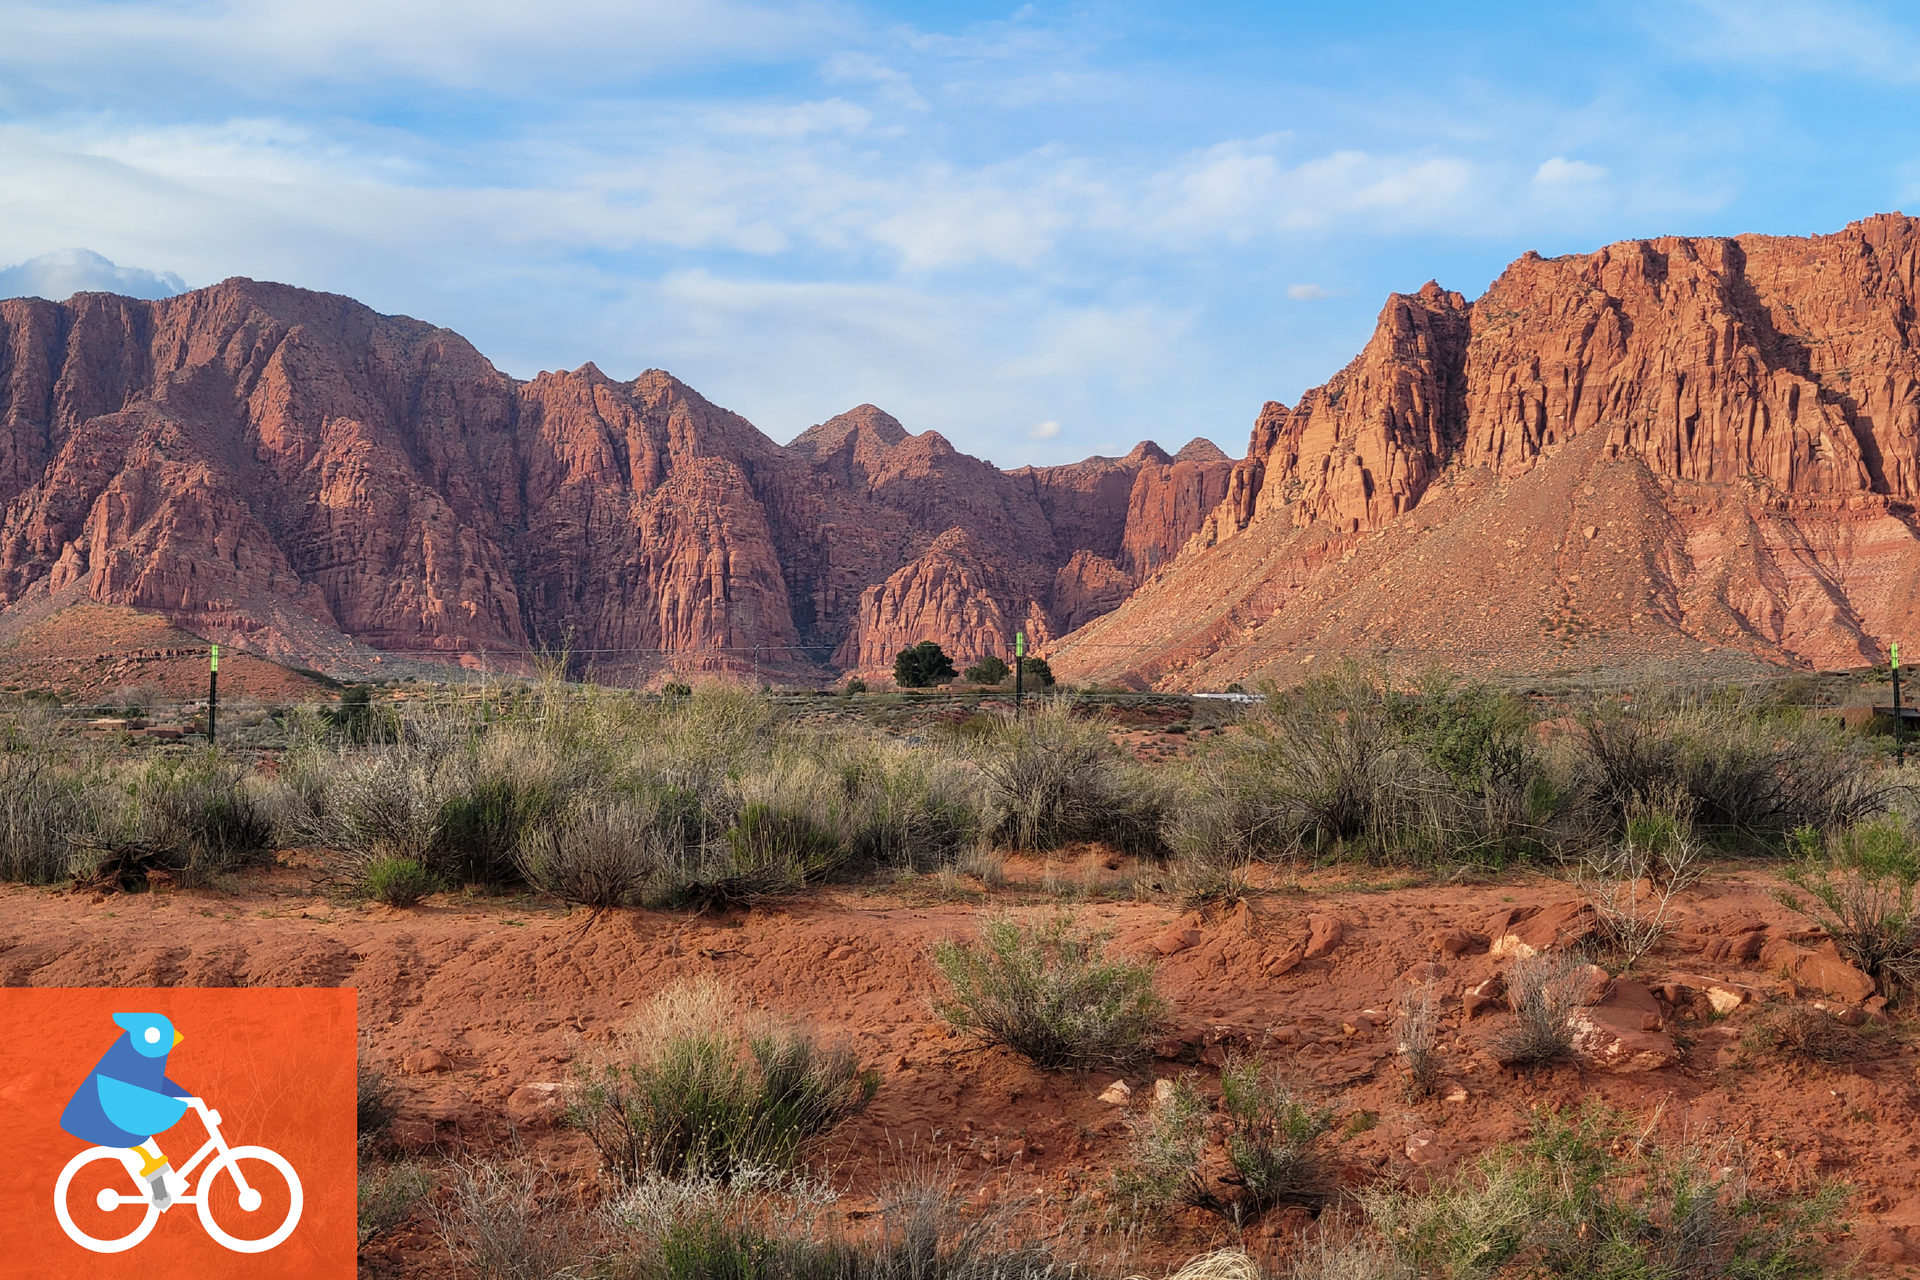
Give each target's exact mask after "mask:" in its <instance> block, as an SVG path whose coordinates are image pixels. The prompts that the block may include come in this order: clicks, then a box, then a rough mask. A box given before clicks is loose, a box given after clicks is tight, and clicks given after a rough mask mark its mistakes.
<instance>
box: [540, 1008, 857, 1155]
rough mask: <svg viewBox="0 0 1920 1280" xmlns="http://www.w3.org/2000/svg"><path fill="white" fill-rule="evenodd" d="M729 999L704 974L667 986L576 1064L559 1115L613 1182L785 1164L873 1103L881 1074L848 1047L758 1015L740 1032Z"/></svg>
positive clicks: (736, 1013) (735, 1014)
mask: <svg viewBox="0 0 1920 1280" xmlns="http://www.w3.org/2000/svg"><path fill="white" fill-rule="evenodd" d="M736 1004H737V1002H736V1000H735V997H734V996H733V994H732V993H731V992H730V991H729V990H727V989H726V988H725V987H723V986H721V985H720V984H719V983H718V982H717V981H715V980H713V979H711V978H697V979H691V980H688V981H683V982H678V983H675V984H674V985H673V986H670V987H668V988H666V989H665V990H663V991H662V992H660V994H659V995H657V996H655V997H654V998H653V999H652V1000H651V1001H649V1002H648V1003H647V1005H646V1006H645V1007H644V1008H643V1009H641V1011H640V1012H639V1014H638V1015H636V1016H635V1018H634V1020H633V1023H632V1025H631V1027H630V1028H629V1029H628V1031H627V1033H626V1035H625V1036H624V1037H623V1038H622V1040H621V1042H620V1044H619V1046H618V1048H617V1049H616V1050H615V1051H614V1053H613V1054H612V1055H610V1056H609V1057H607V1058H604V1059H602V1060H600V1061H598V1062H593V1063H587V1064H583V1065H582V1066H581V1067H580V1068H578V1070H577V1071H576V1073H575V1077H574V1080H573V1082H572V1087H571V1089H570V1092H569V1106H568V1116H569V1118H570V1120H571V1121H572V1123H573V1124H575V1125H576V1126H577V1127H579V1128H580V1129H581V1130H582V1131H583V1132H584V1133H585V1134H586V1135H587V1137H588V1139H589V1140H590V1141H591V1142H592V1143H593V1145H594V1147H595V1149H596V1150H598V1151H599V1153H600V1157H601V1160H602V1162H603V1163H604V1165H605V1167H606V1169H607V1172H608V1173H610V1174H611V1175H613V1177H614V1178H615V1180H616V1181H618V1182H621V1183H623V1184H630V1183H632V1182H634V1181H635V1180H636V1179H638V1178H640V1177H642V1176H644V1175H646V1174H648V1173H657V1174H661V1175H663V1176H667V1177H683V1176H688V1175H696V1176H711V1177H719V1178H725V1177H731V1176H732V1175H733V1174H734V1173H735V1172H736V1171H739V1170H743V1169H759V1168H774V1169H780V1168H786V1167H788V1166H790V1165H791V1164H792V1163H793V1161H794V1159H795V1157H796V1156H797V1155H798V1154H799V1151H800V1148H801V1145H802V1144H803V1143H804V1142H806V1140H807V1139H809V1138H811V1137H813V1136H814V1135H816V1134H819V1133H823V1132H825V1131H826V1130H828V1129H831V1128H832V1127H833V1126H834V1125H836V1124H838V1123H839V1122H840V1121H841V1120H843V1119H845V1118H846V1117H848V1116H850V1115H853V1114H854V1113H856V1112H858V1111H860V1110H862V1109H863V1108H865V1106H866V1105H867V1103H868V1102H869V1101H870V1100H871V1099H872V1097H873V1095H874V1092H875V1091H876V1090H877V1089H878V1088H879V1083H880V1081H879V1077H878V1075H876V1074H875V1073H873V1072H871V1071H862V1070H861V1069H860V1066H859V1063H858V1062H857V1060H856V1059H855V1058H854V1056H853V1053H852V1051H851V1050H850V1049H848V1048H846V1047H845V1046H839V1045H821V1044H819V1043H818V1042H817V1041H816V1040H815V1039H814V1038H813V1037H812V1036H811V1035H809V1034H807V1033H806V1032H804V1031H799V1030H794V1029H791V1028H780V1027H775V1026H773V1025H771V1024H767V1023H764V1022H762V1023H760V1024H758V1025H752V1024H749V1025H747V1026H746V1027H745V1028H744V1029H743V1028H742V1025H741V1019H740V1017H739V1011H738V1009H737V1008H736Z"/></svg>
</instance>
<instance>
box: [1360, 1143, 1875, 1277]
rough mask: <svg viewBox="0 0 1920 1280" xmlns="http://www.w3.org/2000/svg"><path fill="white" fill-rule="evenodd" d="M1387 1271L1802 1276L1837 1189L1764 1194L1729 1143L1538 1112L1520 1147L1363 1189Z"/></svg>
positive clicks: (1813, 1260)
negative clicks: (1671, 1141)
mask: <svg viewBox="0 0 1920 1280" xmlns="http://www.w3.org/2000/svg"><path fill="white" fill-rule="evenodd" d="M1361 1200H1362V1204H1363V1205H1364V1206H1365V1209H1366V1212H1367V1215H1368V1217H1369V1218H1370V1219H1371V1223H1372V1226H1373V1228H1374V1230H1375V1232H1377V1234H1378V1238H1379V1239H1381V1240H1382V1241H1383V1243H1384V1244H1385V1245H1386V1247H1387V1248H1388V1249H1390V1250H1391V1251H1392V1254H1393V1265H1394V1269H1393V1270H1391V1271H1389V1272H1387V1273H1386V1274H1389V1275H1405V1276H1409V1277H1411V1276H1421V1277H1426V1276H1438V1277H1498V1276H1513V1277H1521V1276H1549V1277H1570V1278H1571V1277H1662V1278H1663V1280H1664V1278H1669V1277H1670V1278H1672V1280H1710V1278H1713V1277H1721V1276H1732V1277H1756V1278H1757V1277H1768V1278H1770V1280H1771V1278H1779V1280H1786V1278H1789V1277H1811V1276H1817V1275H1820V1274H1822V1261H1823V1258H1822V1255H1823V1254H1824V1252H1825V1245H1824V1243H1823V1242H1822V1241H1821V1240H1820V1238H1819V1235H1818V1234H1817V1233H1818V1232H1820V1231H1822V1230H1825V1229H1830V1228H1831V1227H1832V1226H1833V1225H1834V1216H1835V1214H1836V1213H1837V1211H1838V1209H1839V1207H1840V1204H1841V1200H1842V1196H1841V1194H1840V1192H1839V1190H1838V1189H1837V1188H1831V1187H1829V1188H1825V1189H1822V1190H1820V1191H1818V1192H1816V1193H1815V1194H1813V1195H1811V1196H1798V1195H1794V1194H1791V1193H1786V1194H1771V1195H1769V1194H1761V1193H1759V1192H1758V1191H1756V1189H1755V1188H1754V1187H1753V1186H1752V1184H1751V1183H1750V1182H1749V1180H1748V1178H1747V1175H1746V1172H1745V1160H1744V1152H1743V1150H1742V1149H1741V1148H1740V1146H1739V1145H1738V1144H1737V1143H1734V1142H1720V1143H1711V1144H1709V1143H1702V1142H1683V1143H1681V1144H1680V1145H1678V1146H1677V1147H1674V1148H1665V1147H1662V1146H1661V1145H1660V1144H1659V1143H1657V1142H1655V1141H1653V1140H1652V1139H1651V1138H1650V1136H1648V1135H1647V1134H1645V1133H1642V1134H1639V1135H1638V1140H1630V1139H1629V1136H1628V1134H1627V1132H1626V1130H1625V1129H1624V1127H1623V1125H1622V1124H1621V1121H1620V1118H1619V1117H1618V1116H1615V1115H1612V1114H1611V1113H1608V1112H1605V1111H1601V1110H1598V1109H1589V1110H1587V1111H1583V1112H1580V1113H1578V1114H1577V1115H1573V1116H1561V1115H1556V1114H1554V1113H1552V1112H1549V1111H1545V1110H1541V1111H1537V1112H1536V1113H1535V1115H1534V1121H1533V1132H1532V1135H1531V1136H1530V1138H1529V1139H1528V1141H1527V1142H1525V1143H1524V1144H1522V1145H1520V1146H1518V1147H1504V1148H1499V1149H1496V1150H1495V1151H1492V1152H1489V1153H1488V1154H1487V1155H1485V1156H1483V1157H1481V1158H1480V1159H1479V1160H1478V1161H1476V1162H1475V1163H1474V1165H1473V1166H1471V1167H1470V1168H1468V1169H1466V1170H1464V1171H1462V1172H1460V1173H1458V1174H1455V1175H1454V1176H1452V1177H1450V1178H1446V1179H1441V1180H1436V1181H1434V1182H1432V1183H1430V1184H1429V1186H1428V1189H1427V1190H1425V1191H1424V1192H1412V1191H1407V1190H1399V1189H1394V1188H1390V1187H1386V1186H1378V1185H1377V1186H1375V1187H1373V1188H1371V1189H1369V1190H1368V1191H1366V1192H1363V1193H1362V1196H1361Z"/></svg>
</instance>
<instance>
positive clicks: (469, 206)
mask: <svg viewBox="0 0 1920 1280" xmlns="http://www.w3.org/2000/svg"><path fill="white" fill-rule="evenodd" d="M1909 14H1910V11H1909V10H1908V9H1907V8H1906V7H1905V6H1899V5H1893V4H1885V5H1873V4H1864V3H1819V2H1817V0H1816V2H1811V3H1793V4H1787V3H1777V2H1776V0H1746V2H1745V3H1734V2H1732V0H1668V2H1666V3H1658V4H1636V3H1634V2H1633V0H1614V2H1612V3H1606V4H1560V5H1552V6H1542V5H1538V4H1533V5H1519V4H1513V5H1504V4H1480V5H1473V4H1456V5H1450V6H1436V5H1432V4H1397V3H1390V4H1362V3H1352V4H1347V5H1329V4H1311V5H1308V4H1300V5H1288V4H1212V5H1208V4H1196V3H1191V2H1190V3H1185V4H1173V3H1165V4H1163V3H1149V2H1145V0H1140V2H1135V3H1083V4H1033V5H1024V6H1010V5H1006V4H999V5H990V4H947V5H934V4H927V5H905V4H881V3H871V4H861V3H838V2H834V0H819V2H812V0H810V2H808V3H799V4H783V3H771V2H769V3H762V2H760V0H721V2H717V3H691V2H688V0H630V2H625V3H622V2H618V0H547V2H545V3H541V4H537V5H536V4H529V3H499V2H497V0H468V2H467V3H462V4H438V3H432V4H430V3H418V2H415V0H381V2H380V3H371V2H369V0H330V3H327V4H324V5H322V4H314V3H312V2H311V0H246V2H240V0H168V2H166V3H147V2H143V0H112V2H105V3H103V2H99V0H93V2H88V0H76V2H73V3H51V2H43V3H21V2H18V0H0V267H6V266H8V265H9V264H18V263H22V262H25V261H27V260H30V259H36V258H39V257H40V256H41V255H45V254H50V253H55V252H57V251H62V250H68V249H75V248H84V249H86V250H89V251H92V252H93V253H97V254H99V255H102V256H104V258H106V259H109V260H111V261H112V262H113V263H117V264H119V268H120V274H119V275H118V276H117V277H114V278H115V279H116V280H117V281H118V284H117V286H116V287H121V288H128V289H136V290H137V289H140V288H146V289H148V290H149V291H156V292H157V291H163V290H164V289H165V288H167V287H171V284H170V281H169V280H168V279H167V277H166V276H165V275H163V274H162V273H171V275H172V276H174V277H177V278H178V279H179V280H182V281H184V282H185V284H186V285H188V286H197V285H202V284H207V283H211V282H212V281H215V280H218V279H221V278H223V277H225V276H229V275H248V276H254V277H256V278H264V279H275V280H283V281H287V282H289V283H293V284H298V285H303V286H307V287H310V288H315V289H327V290H333V291H336V292H340V293H346V294H350V295H352V296H354V297H357V298H360V299H362V300H363V301H365V302H367V303H369V304H370V305H372V306H374V307H376V308H378V309H380V310H382V311H389V312H404V313H406V314H410V315H415V316H419V317H421V318H423V319H426V320H430V321H433V322H435V323H439V324H444V325H447V326H448V327H450V328H453V329H457V330H458V331H460V332H461V333H463V334H465V335H466V336H467V337H468V338H470V339H472V340H473V342H474V343H475V344H476V345H477V346H478V347H479V348H480V350H481V351H483V352H485V353H486V354H487V355H488V356H489V357H491V358H492V359H493V360H494V361H495V363H497V364H499V365H500V366H501V367H502V368H504V369H506V370H507V371H508V372H510V373H513V374H515V375H518V376H522V377H525V376H529V375H531V374H532V373H534V372H536V371H537V370H540V369H545V368H562V367H565V368H571V367H575V366H577V365H580V364H582V363H584V362H586V361H588V360H592V361H594V362H595V363H597V364H598V365H599V366H600V367H601V368H602V369H604V370H606V371H607V372H608V373H610V374H613V375H614V376H617V377H623V378H624V377H631V376H632V375H634V374H636V373H638V372H639V371H640V370H642V369H645V368H649V367H658V368H665V369H669V370H671V371H673V372H674V373H676V374H678V375H679V376H681V377H682V378H684V379H685V380H686V381H688V382H689V383H691V384H692V385H693V386H695V387H696V388H698V389H699V390H700V391H702V392H703V393H704V394H706V395H707V396H709V397H710V398H712V399H713V400H715V401H717V402H719V403H721V404H724V405H726V406H728V407H730V408H733V409H736V410H738V411H740V412H742V413H744V414H746V415H747V416H748V417H749V418H751V419H753V421H754V422H756V423H757V424H758V425H759V426H761V427H762V428H763V429H764V430H766V431H767V432H768V433H769V434H770V435H772V436H774V437H775V438H777V439H780V440H786V439H789V438H791V437H792V436H793V435H795V434H797V433H798V432H799V431H800V430H802V429H803V428H805V427H806V426H808V425H809V424H811V423H814V422H817V421H820V420H821V419H823V418H825V417H828V416H830V415H832V414H833V413H836V412H839V411H840V410H842V409H845V408H848V407H850V406H852V405H854V404H858V403H860V402H862V401H872V402H874V403H877V404H879V405H881V406H883V407H885V408H887V409H889V410H890V411H892V412H893V413H894V414H896V415H897V416H899V417H900V418H901V419H902V421H904V422H905V423H906V425H907V426H908V427H909V429H912V430H916V431H918V430H925V429H928V428H934V429H937V430H939V431H941V432H942V433H944V434H945V435H947V436H948V437H949V438H950V439H952V440H953V441H954V442H955V443H956V444H957V445H959V446H960V447H962V448H964V449H967V450H969V451H970V452H974V453H978V454H980V455H982V456H986V457H990V458H992V459H993V460H995V461H996V462H999V463H1001V464H1002V465H1016V464H1019V463H1022V462H1029V461H1032V462H1057V461H1065V460H1069V459H1072V458H1077V457H1081V456H1084V455H1086V454H1089V453H1094V452H1107V453H1112V452H1119V451H1123V450H1125V449H1126V448H1128V447H1130V446H1131V445H1132V443H1133V442H1134V441H1135V440H1138V439H1141V438H1149V437H1150V438H1153V439H1157V440H1159V441H1160V442H1161V443H1162V444H1164V445H1166V446H1167V447H1169V448H1173V447H1177V446H1178V445H1179V444H1181V443H1182V442H1184V441H1185V440H1187V439H1188V438H1190V437H1192V436H1195V435H1204V436H1209V437H1211V438H1212V439H1214V440H1216V441H1218V442H1219V443H1220V444H1221V445H1222V446H1223V447H1225V448H1226V449H1227V450H1228V451H1229V452H1230V453H1233V454H1235V455H1238V454H1239V453H1240V452H1242V451H1243V449H1244V447H1245V443H1246V436H1247V430H1248V427H1249V426H1250V425H1251V423H1252V420H1253V417H1254V415H1255V414H1256V413H1257V412H1258V410H1259V407H1260V404H1261V402H1262V401H1263V400H1266V399H1268V398H1280V399H1285V400H1289V401H1291V400H1292V399H1293V398H1294V397H1296V396H1297V395H1298V394H1299V393H1300V392H1301V391H1302V390H1303V389H1305V388H1306V387H1309V386H1312V385H1314V384H1316V383H1318V382H1321V381H1323V380H1324V379H1325V378H1326V377H1327V376H1328V375H1329V374H1331V373H1332V372H1334V371H1335V370H1336V369H1338V368H1339V367H1340V366H1341V365H1342V364H1343V363H1345V362H1346V361H1347V360H1348V359H1349V358H1350V357H1351V356H1352V355H1353V354H1354V353H1355V352H1356V351H1357V350H1358V349H1359V347H1360V345H1361V344H1362V343H1363V342H1364V341H1365V340H1366V337H1367V334H1368V333H1369V332H1370V330H1371V327H1372V324H1373V320H1374V317H1375V316H1376V314H1377V313H1378V311H1379V308H1380V304H1381V302H1382V299H1383V298H1384V296H1385V295H1386V293H1388V292H1389V291H1392V290H1411V289H1415V288H1418V287H1419V286H1420V285H1421V284H1422V283H1423V282H1424V281H1426V280H1427V279H1429V278H1436V279H1438V280H1439V281H1440V282H1441V283H1442V284H1444V285H1446V286H1448V287H1450V288H1455V289H1459V290H1461V291H1462V292H1464V293H1466V294H1468V295H1469V296H1472V295H1474V294H1477V293H1478V292H1480V291H1481V290H1482V289H1484V288H1485V287H1486V285H1487V284H1488V282H1489V281H1491V280H1492V279H1493V278H1494V277H1495V276H1496V275H1497V274H1498V273H1499V271H1500V269H1501V268H1502V267H1503V266H1504V265H1505V264H1506V263H1507V262H1509V261H1511V260H1512V259H1513V258H1514V257H1516V256H1518V255H1519V254H1520V253H1522V252H1524V251H1526V250H1528V249H1535V250H1538V251H1540V252H1542V253H1546V254H1554V253H1564V252H1573V251H1584V250H1587V249H1591V248H1594V247H1597V246H1599V245H1601V244H1604V243H1607V242H1610V241H1614V240H1620V239H1626V238H1630V237H1636V236H1652V235H1661V234H1670V233H1683V234H1698V235H1717V234H1736V233H1740V232H1747V231H1759V232H1772V233H1782V234H1806V233H1808V232H1812V231H1822V230H1833V229H1837V228H1838V227H1840V226H1842V225H1844V224H1845V223H1846V222H1848V221H1850V220H1852V219H1855V218H1859V217H1862V216H1865V215H1867V214H1869V213H1875V212H1881V211H1886V210H1890V209H1896V208H1902V207H1907V208H1910V209H1916V211H1920V111H1916V109H1915V102H1916V100H1917V99H1916V95H1917V94H1920V22H1916V21H1915V20H1914V19H1913V18H1912V17H1911V16H1909ZM91 263H92V259H89V258H85V257H80V256H76V255H72V254H67V255H65V256H64V257H61V258H58V259H55V260H53V261H52V262H51V263H50V264H48V265H47V267H46V268H45V269H43V268H42V267H40V266H34V267H31V268H27V269H25V270H19V269H16V270H14V271H11V272H6V271H0V293H5V292H20V291H24V290H26V289H28V288H31V287H34V286H43V287H44V288H45V289H46V290H48V291H54V290H58V289H66V288H71V287H74V282H75V281H89V280H92V279H94V278H95V277H93V276H90V275H89V274H88V272H89V271H90V270H94V268H93V267H92V266H91V265H90V264H91ZM99 270H101V271H104V268H100V269H99ZM142 273H147V274H142ZM100 278H101V279H102V280H104V279H105V277H104V276H101V277H100ZM143 282H146V283H144V284H143Z"/></svg>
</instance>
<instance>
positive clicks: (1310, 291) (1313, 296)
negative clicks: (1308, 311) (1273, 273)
mask: <svg viewBox="0 0 1920 1280" xmlns="http://www.w3.org/2000/svg"><path fill="white" fill-rule="evenodd" d="M1287 296H1288V297H1289V298H1293V299H1295V300H1296V301H1299V302H1313V301H1315V300H1317V299H1320V298H1331V297H1332V296H1333V295H1332V294H1331V293H1329V292H1327V291H1326V290H1325V289H1323V288H1321V287H1320V286H1319V285H1317V284H1290V285H1288V286H1287Z"/></svg>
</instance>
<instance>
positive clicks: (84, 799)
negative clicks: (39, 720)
mask: <svg viewBox="0 0 1920 1280" xmlns="http://www.w3.org/2000/svg"><path fill="white" fill-rule="evenodd" d="M107 791H108V787H107V786H106V784H105V780H104V779H103V778H102V777H101V776H100V774H99V773H98V772H97V771H95V770H93V769H91V768H88V767H85V766H82V765H78V764H74V763H71V762H68V761H65V760H62V759H60V758H59V757H57V756H56V755H54V754H53V753H52V752H51V751H49V750H46V749H44V748H43V747H39V746H34V745H30V744H27V743H25V742H19V741H9V742H7V743H6V745H5V746H4V747H0V880H24V881H27V882H28V883H30V884H47V883H50V882H51V881H54V880H57V879H59V878H60V877H62V876H64V875H66V874H68V872H69V870H70V860H71V858H72V856H73V853H74V846H73V840H74V838H75V837H82V838H84V837H85V836H86V835H88V834H90V833H93V832H94V831H95V830H97V829H98V828H99V827H100V826H101V825H102V824H103V823H102V820H103V819H106V820H107V821H108V822H110V821H111V801H112V799H113V797H111V796H110V795H108V794H107Z"/></svg>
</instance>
